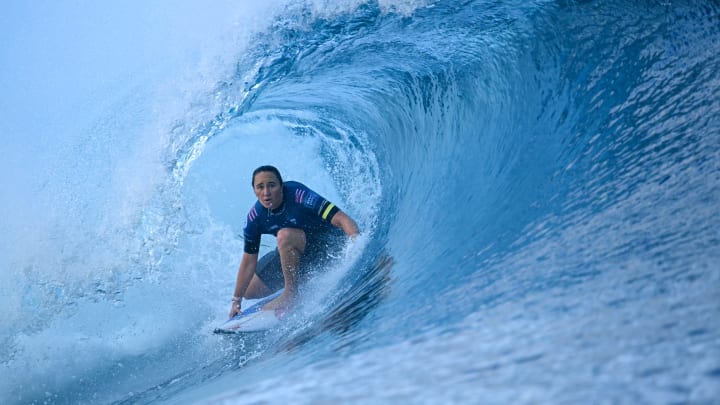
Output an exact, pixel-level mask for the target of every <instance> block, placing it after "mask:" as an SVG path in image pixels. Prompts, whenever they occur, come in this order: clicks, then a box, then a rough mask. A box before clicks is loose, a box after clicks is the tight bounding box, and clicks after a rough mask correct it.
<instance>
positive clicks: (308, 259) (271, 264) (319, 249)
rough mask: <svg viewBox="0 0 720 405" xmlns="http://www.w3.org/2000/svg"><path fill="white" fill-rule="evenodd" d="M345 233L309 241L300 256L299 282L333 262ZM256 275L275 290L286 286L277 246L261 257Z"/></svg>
mask: <svg viewBox="0 0 720 405" xmlns="http://www.w3.org/2000/svg"><path fill="white" fill-rule="evenodd" d="M343 235H344V234H342V232H341V233H340V234H333V235H331V236H329V237H326V238H324V239H323V240H308V241H307V246H308V247H307V248H306V249H305V253H304V254H303V255H302V257H300V263H299V269H298V275H297V280H298V283H302V282H303V281H305V280H307V279H308V278H309V277H310V276H311V275H312V274H315V273H317V272H318V271H320V270H322V269H324V268H326V267H327V265H328V264H330V263H331V262H332V259H333V257H334V256H337V255H338V253H339V251H340V248H341V247H342V244H343V241H344V238H343V237H342V236H343ZM255 275H257V276H258V277H259V278H260V280H262V282H263V283H264V284H265V285H266V286H267V288H269V289H270V290H271V291H273V292H275V291H277V290H279V289H281V288H283V287H284V286H285V277H284V276H283V272H282V265H281V263H280V252H278V250H277V248H275V250H273V251H271V252H268V253H266V254H265V255H264V256H263V257H261V258H260V260H259V261H258V264H257V269H256V270H255Z"/></svg>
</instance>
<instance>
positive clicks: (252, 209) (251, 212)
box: [248, 207, 257, 222]
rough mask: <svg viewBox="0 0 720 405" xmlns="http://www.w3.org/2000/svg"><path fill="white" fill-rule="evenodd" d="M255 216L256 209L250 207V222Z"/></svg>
mask: <svg viewBox="0 0 720 405" xmlns="http://www.w3.org/2000/svg"><path fill="white" fill-rule="evenodd" d="M255 218H257V211H256V210H255V207H252V208H251V209H250V212H249V213H248V220H249V221H250V222H252V221H254V220H255Z"/></svg>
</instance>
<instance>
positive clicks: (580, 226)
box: [0, 0, 720, 403]
mask: <svg viewBox="0 0 720 405" xmlns="http://www.w3.org/2000/svg"><path fill="white" fill-rule="evenodd" d="M182 4H183V3H181V5H180V6H179V7H178V10H177V13H184V14H183V17H182V18H180V17H178V18H177V20H176V21H184V22H187V21H194V19H198V20H199V19H202V18H206V19H207V21H209V23H208V26H202V27H201V26H200V25H197V26H194V25H192V24H190V25H188V24H187V23H184V24H183V25H182V26H183V27H186V28H187V29H188V30H190V32H194V33H195V35H194V36H191V35H189V34H188V36H187V37H184V36H183V37H182V38H181V39H182V41H180V40H178V41H177V43H174V44H173V46H174V48H173V49H176V50H177V53H173V54H172V57H173V58H174V59H173V58H167V59H168V60H172V62H183V63H173V64H172V65H171V64H170V63H169V62H167V63H166V64H162V63H160V62H159V61H158V62H157V64H156V65H154V66H155V68H154V69H145V68H142V69H136V65H135V64H133V63H134V62H132V58H131V60H130V61H127V60H125V61H124V62H122V63H123V64H124V65H121V67H122V66H125V67H126V68H127V69H126V70H127V71H132V72H134V73H133V74H132V75H124V76H123V79H122V82H121V83H122V86H120V85H118V86H119V87H122V88H123V89H124V90H123V91H120V92H117V91H115V90H116V89H117V88H115V87H113V88H112V89H108V88H106V87H99V88H101V89H104V90H97V88H96V90H95V91H96V93H93V92H91V91H87V90H86V89H85V88H75V89H71V90H67V89H66V90H65V91H66V92H67V93H68V95H69V96H72V97H71V99H80V100H87V99H92V100H95V99H94V98H93V97H97V98H98V99H100V98H102V99H104V100H109V101H105V102H106V103H107V104H106V105H105V107H104V108H99V107H98V108H90V109H89V110H88V109H87V108H86V106H87V105H89V104H92V105H93V106H95V105H96V104H95V103H90V102H85V103H86V104H83V103H79V104H73V105H76V106H79V105H82V106H83V108H82V109H81V108H80V107H77V109H75V110H71V111H69V112H67V111H66V112H64V113H63V115H62V116H61V118H60V120H59V121H58V122H60V123H65V124H64V125H58V126H56V127H55V128H54V132H57V134H56V135H53V136H42V137H38V138H32V137H30V138H27V139H28V140H27V141H25V142H27V143H23V144H20V143H17V142H18V141H17V139H11V137H8V138H7V139H3V143H4V144H5V145H8V148H9V149H8V151H9V152H7V153H6V154H7V156H10V159H9V161H8V162H5V163H4V166H3V167H2V171H3V177H2V181H3V186H4V188H5V189H6V190H8V193H7V196H8V197H7V198H5V196H3V198H4V200H5V201H4V202H3V203H2V207H3V209H7V212H9V213H10V215H8V218H7V219H5V220H3V223H1V224H0V225H2V229H3V231H4V232H3V233H4V235H3V236H2V238H3V239H2V241H3V245H4V246H3V247H2V248H0V253H1V254H2V258H0V260H1V261H0V263H1V264H2V266H3V267H4V270H5V269H7V270H6V271H4V272H3V273H4V274H3V275H2V276H0V277H1V278H0V281H2V287H0V288H1V289H2V291H3V296H4V298H0V304H1V305H2V307H3V315H2V317H1V318H0V320H1V321H2V322H3V327H2V329H1V330H0V343H2V346H3V347H2V348H1V349H0V360H1V361H0V375H2V378H0V398H2V399H3V402H8V403H45V402H47V403H158V402H169V403H205V402H207V403H260V402H289V401H292V402H294V403H296V402H301V403H317V402H342V403H346V402H347V403H367V402H378V401H379V402H387V403H390V402H393V403H394V402H411V403H417V402H420V403H425V402H427V403H477V402H481V403H487V402H490V403H495V402H497V403H508V402H510V403H538V402H539V403H558V402H591V403H592V402H606V401H610V402H620V403H636V402H650V403H655V402H660V403H667V402H699V403H704V402H713V401H714V400H716V398H717V397H718V395H720V391H719V390H718V388H717V387H718V386H720V360H719V359H720V300H718V296H719V293H720V267H718V266H717V263H718V262H720V231H719V230H720V210H718V207H720V76H719V73H718V72H720V56H718V55H720V28H719V27H720V24H718V21H720V6H718V5H717V4H716V3H713V2H708V3H701V2H656V1H647V2H639V3H637V4H629V3H628V2H624V1H608V2H602V3H587V2H574V1H535V2H522V1H517V2H516V1H511V2H495V1H480V0H476V1H465V2H453V1H423V2H420V1H417V2H413V1H396V2H391V1H368V2H363V1H346V2H337V3H333V4H325V2H317V1H304V2H303V1H288V2H274V3H272V4H268V5H264V6H249V5H244V6H238V5H234V4H232V2H229V3H228V4H224V6H223V7H226V8H227V10H225V12H223V13H218V14H217V15H215V14H212V13H211V14H203V15H194V14H193V8H192V6H187V5H186V6H183V5H182ZM126 7H127V9H125V10H124V11H125V13H122V12H121V11H123V10H115V11H114V12H116V13H117V15H118V16H119V15H128V16H131V17H132V16H134V15H135V14H136V11H138V10H137V9H134V8H130V7H131V5H127V6H126ZM133 7H141V6H139V5H134V6H133ZM142 7H145V6H142ZM145 11H147V10H145ZM84 12H90V11H84ZM158 13H160V11H158ZM219 14H223V15H222V16H220V15H219ZM131 17H128V18H131ZM117 18H120V17H117ZM132 18H134V17H132ZM173 21H175V20H173ZM168 24H169V23H168ZM122 27H124V26H123V25H120V28H118V29H119V32H121V33H123V34H127V35H124V36H121V39H120V40H119V41H120V43H121V44H122V43H124V42H123V41H130V40H131V38H134V37H133V35H134V34H133V35H131V34H132V32H134V31H133V30H131V29H130V28H124V29H125V30H126V31H123V28H122ZM209 27H212V29H210V28H209ZM7 29H8V28H6V30H7ZM97 29H98V30H99V29H100V28H97ZM193 29H194V30H195V31H192V30H193ZM131 31H132V32H131ZM143 32H145V35H146V36H153V35H156V36H157V37H158V38H160V37H161V31H157V32H155V31H143ZM209 33H212V34H213V36H212V38H211V40H210V39H208V35H210V34H209ZM163 38H164V37H163ZM188 38H192V40H191V39H188ZM193 41H195V42H193ZM158 42H160V40H159V39H158ZM11 49H14V48H11ZM158 49H160V48H158ZM162 49H165V51H164V52H166V53H165V54H163V55H164V56H163V57H167V56H168V55H169V52H168V51H167V47H166V46H164V47H162ZM9 52H10V51H7V52H6V53H5V54H3V58H4V59H3V66H4V67H3V69H5V70H9V69H10V67H8V66H9V65H10V59H9V56H7V55H11V54H10V53H9ZM156 53H158V54H159V51H158V52H156ZM149 54H150V53H149ZM177 55H183V56H182V57H179V56H177ZM134 58H135V60H140V59H141V58H150V60H154V59H153V58H157V59H158V60H159V58H160V57H159V56H153V57H150V56H147V55H145V54H144V56H134ZM71 62H72V61H71ZM138 64H139V62H138ZM68 69H69V68H68ZM73 69H74V68H73ZM98 69H100V68H98ZM138 72H140V73H138ZM28 74H29V73H28ZM41 75H42V77H44V78H47V77H48V76H47V73H46V72H43V73H42V74H41ZM48 80H49V79H48ZM57 80H61V79H57ZM88 80H92V76H90V79H88ZM97 80H100V79H97ZM3 83H5V82H3ZM98 83H100V81H98ZM98 86H99V85H98ZM98 91H100V92H101V93H102V91H105V92H106V94H105V95H106V96H107V97H99V96H98V93H97V92H98ZM10 94H14V93H12V92H11V93H10ZM18 94H19V93H18ZM88 94H91V95H88ZM18 103H20V101H18ZM17 109H18V110H19V111H25V110H20V108H19V107H17ZM6 111H8V112H9V111H13V110H12V109H7V110H6ZM28 111H29V110H28ZM82 111H84V112H87V113H88V114H90V117H89V118H87V121H86V122H84V123H83V124H82V125H79V127H75V126H73V125H71V123H74V122H75V121H74V117H77V116H78V115H79V114H80V113H81V112H82ZM25 114H26V115H25V116H23V115H22V114H21V113H18V114H16V115H17V116H18V117H19V118H18V119H17V120H16V121H11V120H9V119H10V118H11V117H10V114H9V113H8V120H6V121H8V122H10V123H6V124H3V125H4V126H5V127H4V128H5V129H4V130H3V131H4V132H5V133H7V134H9V133H10V132H12V131H14V132H16V133H19V134H22V133H23V131H26V132H28V135H32V134H33V133H31V132H32V131H31V129H32V128H38V127H40V126H41V125H43V121H42V120H41V122H40V124H38V125H37V126H33V125H32V124H30V123H28V121H31V120H29V117H30V116H35V115H32V114H30V113H27V112H26V113H25ZM33 114H35V113H33ZM45 119H46V120H48V121H46V124H47V125H45V126H49V125H50V121H49V120H50V118H45ZM12 122H22V125H21V124H17V125H16V126H13V125H14V124H12ZM17 128H20V129H17ZM10 130H12V131H10ZM3 138H5V134H3ZM27 151H31V152H33V153H34V156H38V157H37V158H35V159H37V160H33V158H29V159H30V160H27V161H24V160H23V159H22V158H19V157H18V156H20V154H21V153H22V152H27ZM262 164H273V165H275V166H277V167H278V168H279V169H280V170H281V172H282V173H283V176H284V178H286V179H288V180H297V181H301V182H303V183H305V184H307V185H308V186H310V187H312V188H313V189H314V190H316V191H318V192H319V193H320V194H322V195H323V196H325V197H327V198H328V199H330V200H332V201H333V202H335V203H336V204H337V205H338V206H340V207H342V209H343V210H345V211H346V212H348V213H349V214H350V215H351V216H353V218H355V219H356V220H357V222H358V224H359V226H360V228H361V229H362V235H361V237H360V238H359V239H358V240H357V241H355V242H354V243H350V242H348V244H347V246H346V247H345V248H344V250H343V251H342V252H339V253H338V261H337V264H336V265H335V266H333V267H332V268H328V269H326V271H325V272H323V273H322V274H321V275H319V276H318V277H317V278H316V279H314V280H312V281H311V282H309V283H308V285H306V286H304V288H303V299H302V302H301V304H300V306H299V308H298V310H297V311H296V313H294V314H293V315H292V316H291V317H290V318H289V319H288V320H287V322H285V323H284V324H283V326H281V327H280V328H279V329H278V330H274V331H271V332H269V333H267V334H265V335H262V336H257V335H254V336H243V337H224V336H216V335H213V334H212V333H211V331H212V328H213V327H214V326H216V325H217V324H218V323H219V322H221V321H222V320H223V319H224V317H225V316H226V314H227V311H228V310H229V308H230V302H229V299H228V298H229V297H230V295H231V293H232V288H233V286H234V281H235V274H236V271H237V265H238V263H239V260H240V256H241V254H242V239H241V235H242V227H243V220H244V217H245V214H246V213H247V210H248V209H249V207H250V206H251V204H252V203H253V202H254V199H253V197H254V196H253V194H252V190H251V188H250V174H251V172H252V170H253V169H254V168H255V167H257V166H260V165H262ZM38 167H39V168H38ZM17 173H19V174H17ZM13 190H14V191H13ZM25 197H27V199H28V200H31V201H32V203H30V204H22V203H20V204H19V202H21V201H24V198H25ZM263 242H264V243H263V246H262V248H261V250H262V251H261V253H262V252H264V251H267V250H269V249H271V248H273V243H274V242H273V241H272V240H264V241H263Z"/></svg>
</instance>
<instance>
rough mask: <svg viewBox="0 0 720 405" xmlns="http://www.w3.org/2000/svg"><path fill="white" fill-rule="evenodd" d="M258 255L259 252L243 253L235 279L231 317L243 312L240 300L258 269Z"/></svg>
mask: <svg viewBox="0 0 720 405" xmlns="http://www.w3.org/2000/svg"><path fill="white" fill-rule="evenodd" d="M257 263H258V255H257V253H247V252H246V253H243V257H242V261H240V267H239V268H238V274H237V280H236V281H235V292H234V293H233V301H232V307H231V308H230V316H229V317H230V318H232V317H233V316H235V314H239V313H242V310H241V309H240V302H241V300H242V297H243V296H245V290H247V288H248V285H250V280H252V278H253V275H255V270H256V269H257Z"/></svg>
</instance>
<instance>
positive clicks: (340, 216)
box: [330, 211, 360, 240]
mask: <svg viewBox="0 0 720 405" xmlns="http://www.w3.org/2000/svg"><path fill="white" fill-rule="evenodd" d="M330 223H331V224H333V225H335V226H336V227H338V228H340V229H342V230H343V232H345V235H347V236H348V237H350V239H352V240H355V238H356V237H357V236H358V235H359V234H360V229H358V226H357V224H356V223H355V221H354V220H353V219H352V218H350V217H349V216H348V215H347V214H345V213H344V212H343V211H338V212H336V213H335V215H333V217H332V219H331V220H330Z"/></svg>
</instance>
